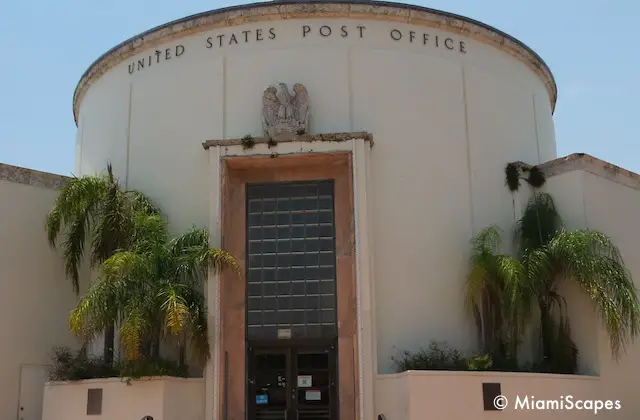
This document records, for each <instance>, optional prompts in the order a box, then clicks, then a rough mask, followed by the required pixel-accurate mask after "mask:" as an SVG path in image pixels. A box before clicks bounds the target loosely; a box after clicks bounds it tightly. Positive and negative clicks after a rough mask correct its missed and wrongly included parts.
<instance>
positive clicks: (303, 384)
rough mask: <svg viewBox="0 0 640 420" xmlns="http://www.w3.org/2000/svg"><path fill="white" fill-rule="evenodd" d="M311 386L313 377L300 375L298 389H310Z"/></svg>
mask: <svg viewBox="0 0 640 420" xmlns="http://www.w3.org/2000/svg"><path fill="white" fill-rule="evenodd" d="M310 386H311V375H298V388H309V387H310Z"/></svg>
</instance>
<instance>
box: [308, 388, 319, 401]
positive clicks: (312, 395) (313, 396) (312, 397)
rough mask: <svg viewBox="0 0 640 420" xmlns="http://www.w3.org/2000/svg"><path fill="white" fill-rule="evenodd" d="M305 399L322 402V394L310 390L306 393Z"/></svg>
mask: <svg viewBox="0 0 640 420" xmlns="http://www.w3.org/2000/svg"><path fill="white" fill-rule="evenodd" d="M304 399H305V400H307V401H321V400H322V392H320V391H318V390H309V391H307V392H305V395H304Z"/></svg>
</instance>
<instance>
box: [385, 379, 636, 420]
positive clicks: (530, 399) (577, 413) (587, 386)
mask: <svg viewBox="0 0 640 420" xmlns="http://www.w3.org/2000/svg"><path fill="white" fill-rule="evenodd" d="M482 383H499V384H500V388H501V392H502V395H503V396H504V397H505V398H506V400H501V401H502V403H503V404H506V407H505V408H504V410H503V412H496V411H484V407H483V397H482ZM376 391H377V393H376V409H377V410H378V411H377V412H378V413H380V414H384V415H385V417H386V418H387V419H388V420H394V419H407V420H420V419H424V418H425V413H429V414H428V418H434V419H450V420H467V419H471V418H472V419H478V420H489V419H496V418H502V417H505V418H509V419H522V420H524V419H531V420H534V419H540V418H543V419H549V420H556V419H558V420H560V419H563V420H564V419H575V420H578V419H584V420H587V419H592V418H594V415H595V414H594V412H595V410H594V409H584V408H583V409H570V410H566V409H565V410H559V409H558V410H553V409H549V410H544V411H542V410H536V409H533V408H535V406H534V404H535V401H537V400H540V401H545V400H556V401H558V406H559V404H560V403H559V401H561V400H562V397H565V399H564V400H562V401H563V404H566V405H565V407H571V408H572V407H573V406H571V405H569V401H572V402H573V404H576V403H578V401H580V403H579V406H580V407H585V401H594V400H597V399H599V398H601V397H600V395H601V393H602V383H601V380H600V379H599V378H594V377H579V376H573V375H546V374H529V373H500V372H437V371H432V372H420V371H409V372H404V373H400V374H391V375H380V376H379V377H378V379H377V381H376ZM568 396H572V398H570V399H567V397H568ZM504 401H506V403H505V402H504ZM604 403H606V402H604V401H603V404H604ZM615 403H616V399H612V400H611V402H610V404H609V407H611V409H610V410H604V409H600V410H598V412H597V418H606V419H610V418H616V419H618V418H620V419H628V420H632V419H635V418H636V417H634V416H633V415H629V413H628V412H627V415H626V416H623V417H617V416H619V415H620V413H624V411H625V410H624V409H625V407H624V406H622V402H620V406H621V408H620V409H619V410H614V409H613V408H614V407H615ZM544 404H546V402H545V403H544ZM590 404H592V402H589V403H587V404H586V407H587V408H589V407H590ZM532 407H533V408H532ZM550 407H553V405H550ZM591 407H593V406H591ZM614 416H616V417H614Z"/></svg>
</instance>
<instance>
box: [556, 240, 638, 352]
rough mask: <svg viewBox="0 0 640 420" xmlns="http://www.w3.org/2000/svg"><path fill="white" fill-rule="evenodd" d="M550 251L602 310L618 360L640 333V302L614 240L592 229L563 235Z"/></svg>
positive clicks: (603, 320)
mask: <svg viewBox="0 0 640 420" xmlns="http://www.w3.org/2000/svg"><path fill="white" fill-rule="evenodd" d="M549 252H550V254H551V256H552V258H554V260H555V261H556V262H557V264H558V265H559V266H560V267H561V268H562V270H563V272H564V273H566V275H567V277H569V278H571V279H572V280H574V281H575V282H576V283H577V284H578V285H579V286H580V287H581V288H582V290H583V291H584V292H585V293H586V294H587V296H588V297H589V298H590V299H591V300H592V301H593V303H594V305H595V307H596V309H597V310H598V312H599V314H600V316H601V319H602V322H603V324H604V327H605V329H606V330H607V332H608V334H609V338H610V345H611V350H612V353H613V355H614V357H615V358H618V357H619V356H620V354H621V352H623V351H624V350H625V349H626V347H627V346H628V344H629V343H630V342H631V341H632V340H633V339H635V338H636V337H637V336H638V334H639V333H640V303H639V302H638V295H637V293H638V291H637V289H636V287H635V285H634V283H633V279H632V278H631V274H630V273H629V271H628V270H627V269H626V268H625V266H624V262H623V260H622V257H621V255H620V251H619V250H618V248H617V247H616V246H615V245H614V244H613V242H612V241H611V239H610V238H608V237H607V236H606V235H604V234H603V233H600V232H598V231H595V230H591V229H581V230H575V231H570V232H562V233H560V234H559V235H557V236H556V237H555V238H554V239H553V240H552V241H551V243H550V244H549Z"/></svg>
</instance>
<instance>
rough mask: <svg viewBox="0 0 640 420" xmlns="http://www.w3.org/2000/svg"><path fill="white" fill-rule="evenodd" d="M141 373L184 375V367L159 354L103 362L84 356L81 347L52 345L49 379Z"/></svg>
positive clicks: (131, 375)
mask: <svg viewBox="0 0 640 420" xmlns="http://www.w3.org/2000/svg"><path fill="white" fill-rule="evenodd" d="M145 376H177V377H185V378H186V377H187V376H188V367H187V366H186V365H182V366H180V365H179V364H178V363H176V362H174V361H170V360H165V359H161V358H156V359H143V360H134V361H121V362H115V363H114V364H113V365H112V364H109V363H106V362H105V361H104V359H103V358H102V357H94V356H87V355H86V354H85V353H83V352H82V351H79V352H77V353H73V352H72V351H71V350H69V349H68V348H65V347H57V348H55V349H54V356H53V367H52V368H51V370H50V371H49V380H51V381H81V380H83V379H98V378H117V377H121V378H128V379H137V378H141V377H145Z"/></svg>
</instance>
